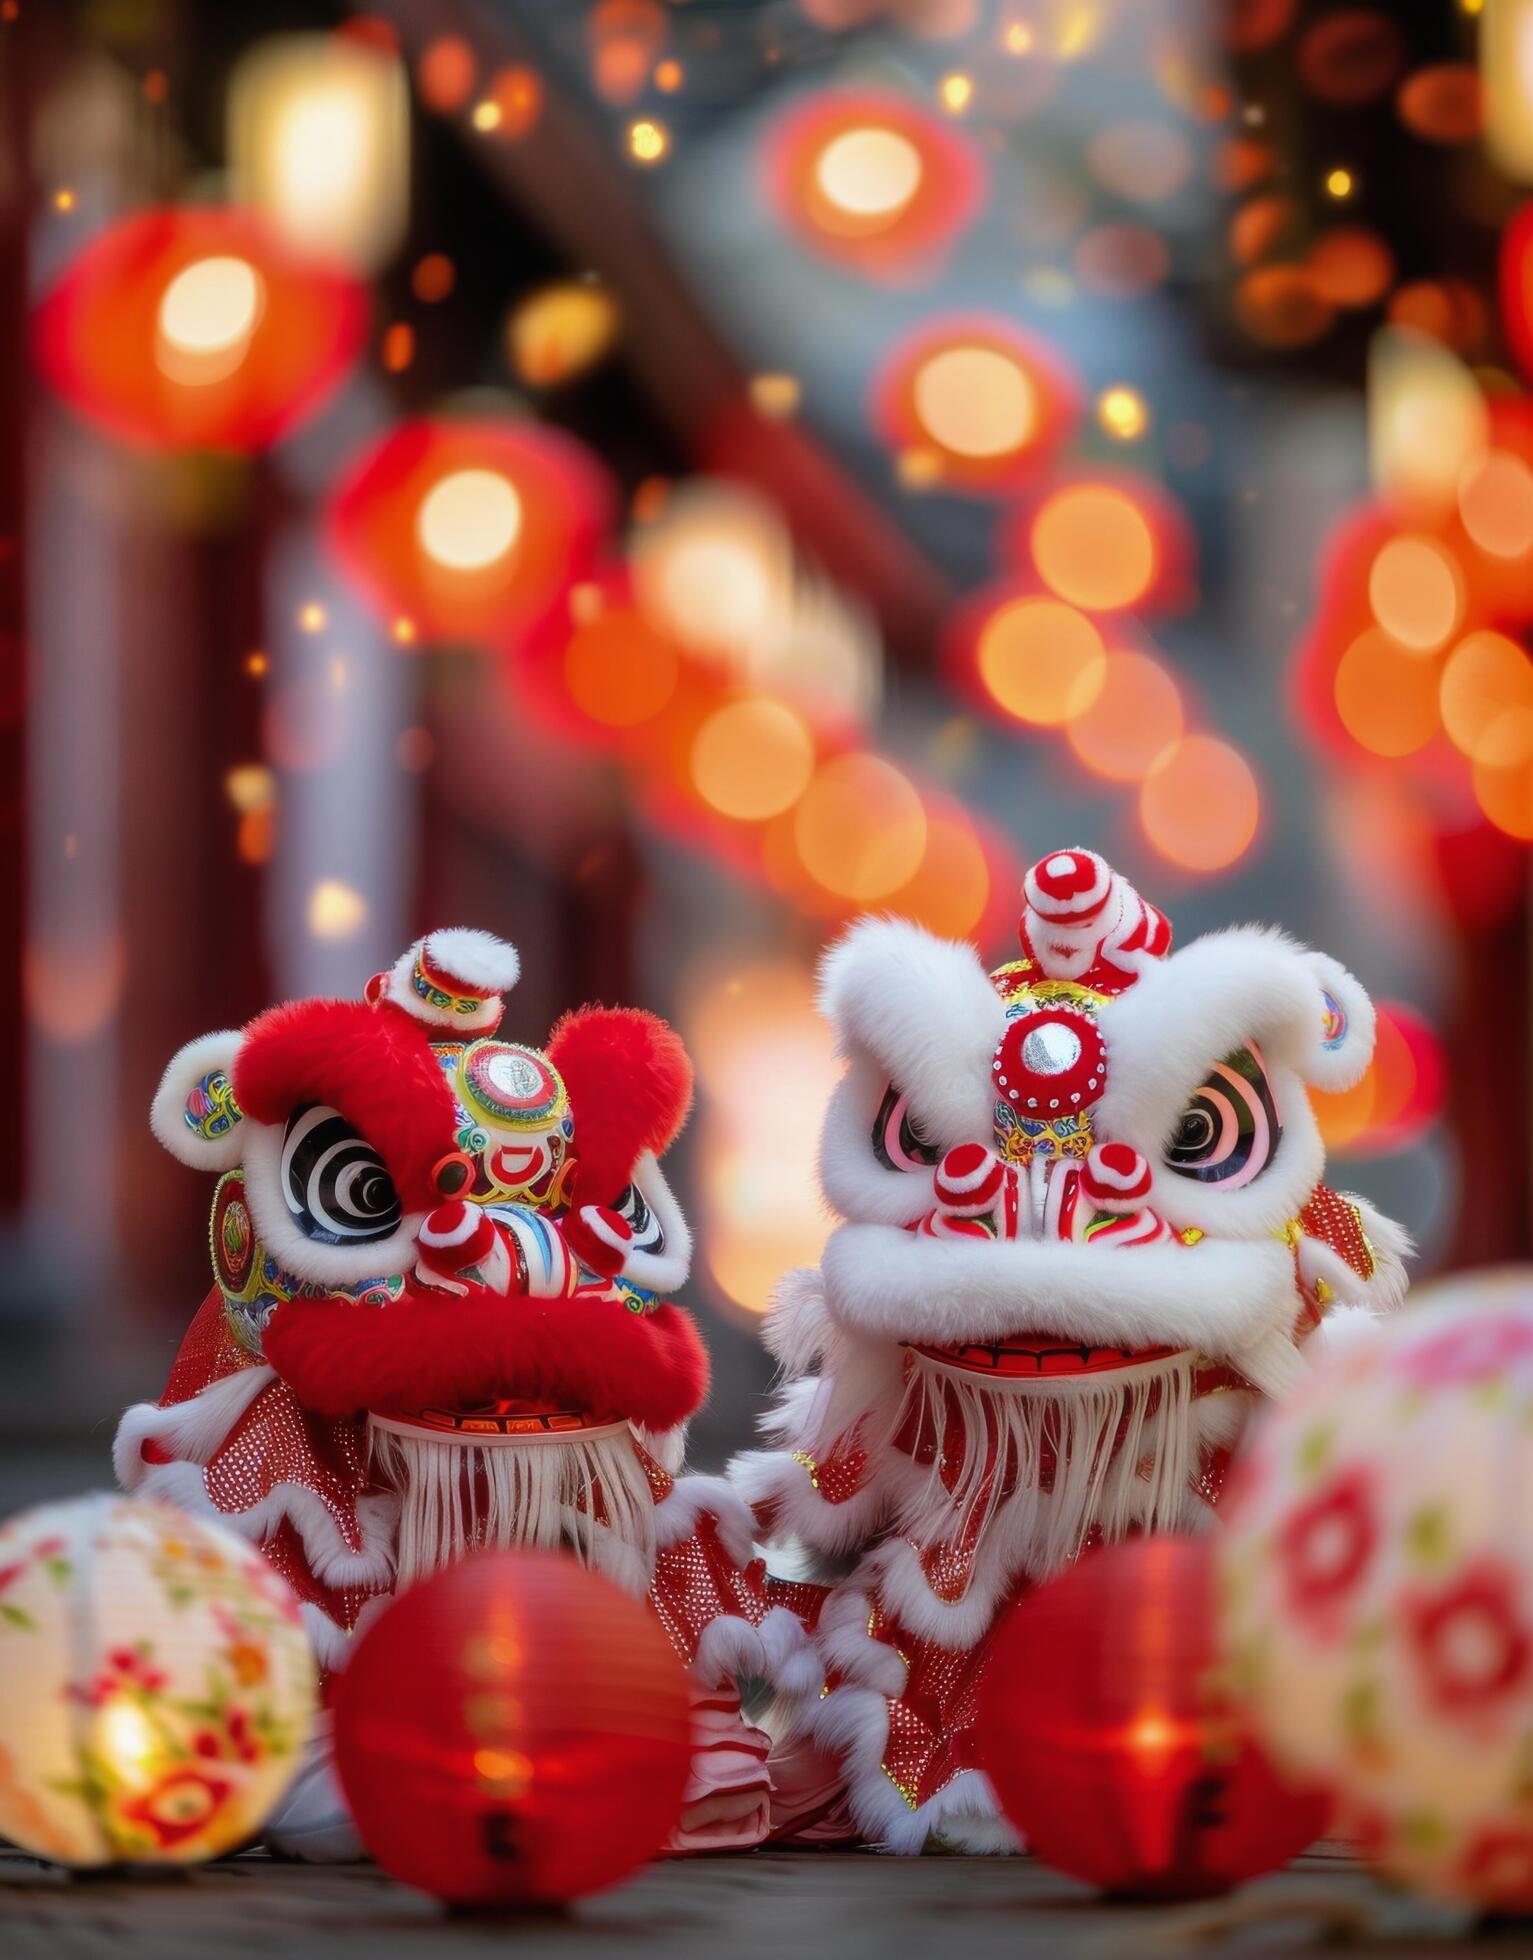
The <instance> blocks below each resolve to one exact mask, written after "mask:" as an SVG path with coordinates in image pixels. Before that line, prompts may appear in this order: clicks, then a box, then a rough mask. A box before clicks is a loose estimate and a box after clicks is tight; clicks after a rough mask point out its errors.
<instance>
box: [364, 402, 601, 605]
mask: <svg viewBox="0 0 1533 1960" xmlns="http://www.w3.org/2000/svg"><path fill="white" fill-rule="evenodd" d="M613 509H614V500H613V493H612V490H611V486H610V484H609V482H608V479H607V476H606V473H605V471H604V470H603V469H602V468H601V466H600V464H598V463H597V461H596V460H595V458H594V457H593V456H592V455H591V453H590V452H589V450H587V449H586V448H585V447H584V446H583V445H582V444H580V443H578V442H576V441H575V440H574V439H573V438H572V437H570V436H567V435H564V434H562V433H561V432H560V431H559V430H557V429H550V428H545V427H543V426H542V425H541V424H538V423H530V422H517V421H512V420H510V419H509V418H499V419H481V418H472V419H471V418H465V419H463V420H461V421H449V420H440V421H430V420H421V421H415V422H406V423H403V424H401V425H400V426H399V427H398V428H396V429H394V430H393V431H392V432H391V433H390V434H389V435H387V436H385V437H384V438H383V440H382V441H381V442H379V443H377V444H375V445H374V446H373V448H371V449H370V450H368V451H367V453H366V454H365V455H364V456H363V457H362V458H361V459H360V460H359V461H358V462H357V463H356V464H355V465H354V466H353V467H352V468H351V470H350V471H349V472H348V473H347V475H346V476H345V477H344V479H343V480H342V482H341V483H340V485H339V486H338V488H337V489H336V491H335V493H334V495H333V497H332V499H331V503H330V513H329V517H330V536H331V539H332V541H333V543H334V546H335V549H336V552H337V554H338V556H339V558H340V561H341V564H342V567H343V569H344V570H345V571H346V572H347V574H348V575H349V576H350V577H351V578H352V579H353V581H354V582H355V583H356V585H357V586H358V588H359V589H360V590H361V592H362V593H363V595H364V597H366V598H367V600H368V601H369V602H370V603H371V604H372V605H373V606H374V607H376V609H377V610H378V612H379V613H380V614H381V615H382V616H383V617H384V618H385V619H386V620H388V621H390V622H396V621H399V620H408V621H409V622H410V624H411V627H412V628H413V629H414V637H415V638H416V639H418V640H438V641H440V640H477V641H502V640H505V639H508V638H510V637H511V636H513V635H515V634H517V633H519V632H522V631H525V630H526V629H527V628H528V627H530V626H532V625H533V624H535V623H536V622H537V621H538V620H539V619H541V618H543V617H544V616H545V615H546V614H547V613H548V611H549V608H550V607H551V606H552V605H553V604H554V603H555V601H556V600H557V599H558V598H559V597H560V595H561V594H562V593H564V592H565V591H566V590H567V589H568V587H569V586H570V585H571V584H572V583H573V582H574V581H575V580H578V579H580V578H582V577H583V576H584V575H585V573H586V572H587V571H588V570H589V568H590V566H591V564H592V562H593V560H594V558H595V555H596V551H597V547H598V546H599V544H600V542H601V539H602V536H603V534H604V533H605V531H606V529H607V527H608V525H609V522H610V520H611V517H612V513H613Z"/></svg>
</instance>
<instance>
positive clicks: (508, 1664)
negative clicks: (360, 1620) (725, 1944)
mask: <svg viewBox="0 0 1533 1960" xmlns="http://www.w3.org/2000/svg"><path fill="white" fill-rule="evenodd" d="M688 1709H689V1704H688V1696H687V1684H686V1677H685V1676H684V1674H683V1673H682V1667H681V1662H680V1661H679V1660H678V1659H677V1657H676V1655H675V1653H674V1652H673V1651H672V1649H671V1646H670V1644H669V1642H668V1641H667V1640H666V1637H665V1635H664V1634H663V1633H662V1632H661V1630H660V1627H659V1625H658V1623H657V1622H656V1621H655V1619H654V1618H653V1617H652V1615H650V1614H649V1613H647V1612H646V1611H645V1610H644V1607H643V1606H642V1605H641V1604H640V1603H639V1602H638V1601H637V1600H634V1599H630V1598H629V1597H628V1595H627V1594H626V1593H622V1592H619V1590H618V1589H617V1587H615V1586H614V1585H612V1584H611V1583H610V1582H609V1581H608V1580H606V1579H603V1578H601V1577H599V1576H598V1575H597V1574H595V1573H593V1572H589V1571H587V1570H586V1569H585V1568H584V1567H583V1566H580V1565H578V1564H576V1562H575V1561H574V1560H573V1559H572V1558H569V1557H567V1556H565V1555H564V1554H562V1553H548V1552H524V1551H518V1552H495V1553H484V1554H480V1555H477V1556H475V1557H474V1558H470V1559H465V1560H464V1561H463V1562H462V1563H461V1564H459V1565H454V1566H450V1567H448V1568H447V1569H446V1570H445V1571H442V1572H438V1573H435V1574H434V1575H433V1576H432V1577H431V1578H429V1579H426V1580H423V1581H422V1582H421V1583H420V1584H418V1585H415V1586H412V1587H411V1588H410V1589H409V1590H408V1591H407V1592H405V1593H403V1594H401V1595H400V1596H399V1598H398V1599H397V1600H396V1602H395V1603H394V1604H393V1605H392V1606H390V1607H389V1608H388V1610H387V1611H386V1612H385V1613H384V1614H383V1616H382V1617H381V1618H380V1619H379V1620H378V1621H377V1622H376V1623H375V1624H374V1625H373V1626H371V1627H369V1628H368V1630H367V1632H366V1633H365V1634H364V1635H363V1636H362V1638H361V1639H360V1640H359V1641H358V1643H357V1650H356V1653H355V1654H354V1655H353V1657H352V1659H351V1661H350V1663H349V1665H348V1667H347V1669H346V1672H345V1673H344V1674H343V1675H342V1676H341V1678H340V1684H339V1689H338V1692H337V1695H336V1702H335V1753H336V1767H337V1769H338V1771H339V1773H340V1778H341V1783H342V1786H343V1787H344V1789H345V1792H346V1798H347V1801H348V1802H349V1804H350V1805H351V1810H352V1814H353V1816H354V1817H355V1819H356V1824H357V1829H358V1830H359V1831H360V1833H361V1835H362V1841H363V1843H364V1844H365V1845H366V1846H367V1848H368V1850H369V1851H370V1852H371V1853H372V1855H373V1857H374V1858H376V1859H377V1861H378V1863H379V1864H380V1865H382V1866H383V1868H384V1869H385V1870H386V1871H388V1872H391V1873H392V1874H393V1875H394V1876H395V1877H396V1878H399V1879H402V1880H403V1881H404V1882H405V1883H406V1884H408V1885H416V1886H419V1887H420V1889H421V1890H422V1891H425V1892H430V1893H433V1894H434V1895H435V1896H436V1897H437V1898H439V1899H442V1900H444V1901H446V1902H448V1903H449V1904H453V1905H464V1906H512V1905H537V1906H547V1905H560V1904H564V1903H566V1902H567V1901H569V1900H571V1899H577V1898H580V1897H582V1896H583V1895H584V1894H585V1893H588V1892H596V1891H600V1890H601V1889H602V1888H603V1887H604V1886H608V1885H614V1884H616V1883H617V1881H618V1880H619V1879H621V1878H624V1877H626V1876H627V1874H628V1873H629V1872H631V1871H633V1870H634V1868H635V1867H636V1866H638V1865H640V1864H642V1863H643V1862H644V1861H645V1860H646V1859H647V1858H651V1857H653V1856H654V1855H655V1853H656V1852H657V1851H658V1850H659V1849H660V1847H661V1845H662V1844H663V1843H664V1841H665V1839H666V1837H667V1835H668V1834H669V1832H670V1831H671V1829H672V1827H673V1826H674V1825H675V1823H676V1821H677V1819H678V1817H679V1816H680V1814H681V1800H682V1791H683V1788H684V1785H685V1782H686V1776H687V1764H688V1758H689V1754H690V1734H689V1713H688Z"/></svg>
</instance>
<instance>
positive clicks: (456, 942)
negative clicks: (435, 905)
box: [388, 926, 522, 1034]
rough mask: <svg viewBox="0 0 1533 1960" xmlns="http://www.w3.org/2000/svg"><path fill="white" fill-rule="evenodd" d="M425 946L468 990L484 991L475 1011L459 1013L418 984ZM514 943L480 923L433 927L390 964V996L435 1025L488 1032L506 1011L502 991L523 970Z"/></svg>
mask: <svg viewBox="0 0 1533 1960" xmlns="http://www.w3.org/2000/svg"><path fill="white" fill-rule="evenodd" d="M422 950H424V952H425V954H426V958H427V961H428V962H429V964H430V965H431V967H432V968H433V970H434V971H435V972H437V973H439V974H441V975H442V976H443V977H444V978H446V979H451V980H458V981H461V982H462V986H463V992H464V993H465V994H467V993H482V994H484V995H485V996H486V999H485V1001H484V1003H483V1005H482V1006H481V1007H479V1008H477V1009H476V1010H475V1011H474V1012H473V1013H472V1014H454V1013H452V1012H451V1011H450V1010H449V1009H446V1008H441V1007H434V1006H433V1005H432V1004H431V1002H430V1001H428V1000H422V999H421V997H420V995H419V994H418V993H417V992H416V991H415V988H414V986H413V985H412V975H413V974H414V972H415V962H416V959H417V958H418V956H419V955H420V953H421V952H422ZM521 964H522V963H521V959H520V957H519V955H518V953H517V950H516V948H515V947H514V946H512V945H510V944H508V942H507V941H506V940H504V939H497V938H496V937H495V935H494V934H493V933H491V932H481V931H479V930H478V928H477V927H475V926H448V927H445V928H443V929H442V930H440V931H437V932H429V933H427V934H426V936H425V938H424V939H417V940H416V942H415V944H414V945H413V946H411V947H409V948H408V950H407V951H405V952H403V953H401V954H400V956H399V958H398V959H397V960H395V962H394V964H393V966H392V967H391V968H390V969H389V977H388V997H389V999H390V1000H391V1001H393V1002H394V1003H395V1005H396V1006H399V1007H402V1008H404V1010H405V1012H406V1013H407V1014H413V1015H414V1016H415V1018H416V1020H418V1021H424V1022H426V1024H427V1025H428V1026H430V1027H439V1028H458V1029H461V1030H462V1031H463V1032H464V1033H466V1034H488V1033H490V1032H492V1031H493V1030H494V1029H495V1028H497V1027H499V1025H500V1017H501V1015H502V1014H503V1013H504V1011H505V1003H504V1001H503V1000H502V998H501V996H502V995H503V994H506V993H509V992H510V990H511V989H512V988H513V987H514V986H515V985H516V982H517V980H518V978H519V977H520V974H521Z"/></svg>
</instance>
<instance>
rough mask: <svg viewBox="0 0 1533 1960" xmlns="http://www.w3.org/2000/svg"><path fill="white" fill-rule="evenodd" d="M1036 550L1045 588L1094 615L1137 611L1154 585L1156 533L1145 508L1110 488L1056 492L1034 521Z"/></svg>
mask: <svg viewBox="0 0 1533 1960" xmlns="http://www.w3.org/2000/svg"><path fill="white" fill-rule="evenodd" d="M1031 544H1032V553H1033V562H1034V563H1035V564H1036V565H1037V567H1038V571H1039V574H1040V576H1041V577H1042V578H1043V580H1044V581H1045V583H1046V584H1047V585H1048V586H1049V587H1050V588H1051V589H1052V590H1053V591H1055V592H1057V593H1058V594H1059V596H1060V598H1061V599H1067V600H1069V602H1070V603H1071V604H1072V605H1075V606H1085V607H1087V608H1088V609H1089V610H1091V611H1093V612H1115V611H1118V610H1119V609H1121V608H1122V607H1124V606H1132V605H1136V604H1138V602H1139V601H1140V600H1142V599H1143V598H1144V597H1145V596H1146V594H1147V593H1148V592H1149V591H1150V589H1151V587H1152V586H1153V585H1154V584H1155V580H1156V574H1157V571H1158V568H1159V554H1158V551H1157V547H1156V539H1155V532H1154V530H1153V529H1152V528H1151V525H1150V521H1149V519H1148V517H1147V516H1146V515H1145V512H1144V510H1143V509H1142V508H1141V507H1140V505H1139V504H1138V503H1137V502H1135V500H1134V499H1133V498H1132V497H1130V496H1129V495H1128V494H1127V493H1126V492H1125V491H1123V490H1120V489H1117V488H1115V487H1114V486H1113V485H1111V484H1107V483H1078V484H1074V485H1072V486H1070V487H1069V488H1067V489H1063V490H1056V491H1055V492H1054V493H1053V495H1052V496H1050V497H1049V498H1048V499H1047V500H1046V501H1045V502H1044V504H1043V505H1042V507H1041V508H1040V509H1039V511H1038V514H1037V516H1036V517H1035V518H1034V519H1033V525H1032V534H1031Z"/></svg>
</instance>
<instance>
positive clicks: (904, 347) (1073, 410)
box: [873, 314, 1080, 495]
mask: <svg viewBox="0 0 1533 1960" xmlns="http://www.w3.org/2000/svg"><path fill="white" fill-rule="evenodd" d="M1079 407H1080V400H1079V390H1078V388H1077V386H1076V382H1075V378H1074V376H1073V375H1072V374H1071V373H1070V372H1069V370H1068V369H1067V368H1066V367H1065V366H1064V364H1063V363H1062V362H1061V361H1060V359H1059V358H1058V356H1057V355H1056V354H1055V352H1054V350H1053V349H1052V348H1051V347H1050V346H1049V345H1048V344H1047V343H1046V342H1044V341H1041V340H1038V339H1036V338H1034V336H1033V335H1031V334H1027V333H1024V332H1023V331H1022V330H1021V329H1020V328H1019V327H1015V326H1013V325H1012V323H1011V322H1010V321H1009V320H1006V319H1002V318H999V317H998V316H995V315H992V314H979V315H974V316H966V315H962V314H959V315H954V316H953V317H951V318H946V319H941V320H937V321H935V322H928V323H927V324H926V325H925V326H923V327H921V328H920V329H919V330H918V331H917V332H916V333H914V334H912V335H910V336H909V337H907V338H906V339H905V340H904V341H902V342H901V343H900V345H899V346H898V347H896V348H895V349H894V351H893V353H892V354H891V355H890V356H889V358H888V359H887V360H886V361H885V363H884V365H883V368H882V369H881V371H880V373H879V376H878V379H877V382H876V383H875V387H874V400H873V419H874V423H875V425H876V426H877V428H878V430H879V433H880V434H881V435H882V436H883V438H884V440H885V441H886V442H887V443H888V444H889V446H890V447H891V448H892V449H893V450H894V451H895V453H896V454H897V455H899V456H901V457H902V458H904V459H906V463H907V466H909V465H910V464H911V463H914V465H915V467H916V468H918V469H923V468H924V469H925V470H926V471H927V472H928V473H929V474H930V476H931V478H932V480H934V481H937V480H940V481H942V482H944V483H949V484H953V485H955V486H956V487H958V488H961V489H964V490H970V491H975V492H981V493H990V494H993V495H1006V494H1007V493H1009V492H1011V491H1013V490H1014V489H1015V488H1016V486H1017V484H1018V483H1020V482H1024V481H1026V479H1027V478H1028V477H1030V476H1031V475H1033V474H1034V473H1035V472H1036V471H1037V469H1038V468H1039V466H1040V465H1041V464H1042V463H1044V462H1046V461H1047V460H1048V459H1049V458H1050V457H1051V456H1053V455H1054V454H1056V452H1057V451H1058V450H1059V448H1060V446H1061V445H1062V444H1063V443H1064V442H1065V441H1066V439H1067V438H1068V437H1069V436H1070V434H1071V432H1072V431H1073V429H1074V426H1075V422H1076V420H1077V416H1078V412H1079Z"/></svg>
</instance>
